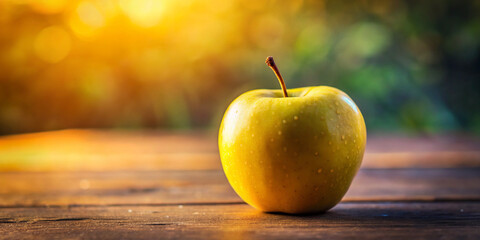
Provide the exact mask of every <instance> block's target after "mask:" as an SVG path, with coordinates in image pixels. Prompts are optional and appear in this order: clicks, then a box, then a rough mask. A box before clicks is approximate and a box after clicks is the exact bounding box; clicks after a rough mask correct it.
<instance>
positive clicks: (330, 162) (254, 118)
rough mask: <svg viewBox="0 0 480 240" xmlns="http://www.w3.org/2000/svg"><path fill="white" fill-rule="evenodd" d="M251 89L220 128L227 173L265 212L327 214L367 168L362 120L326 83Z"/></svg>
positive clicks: (344, 96)
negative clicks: (285, 93) (284, 88)
mask: <svg viewBox="0 0 480 240" xmlns="http://www.w3.org/2000/svg"><path fill="white" fill-rule="evenodd" d="M288 94H289V96H290V97H283V95H282V91H281V90H253V91H249V92H246V93H244V94H242V95H241V96H239V97H238V98H237V99H235V100H234V101H233V102H232V103H231V105H230V106H229V107H228V109H227V111H226V112H225V115H224V117H223V120H222V123H221V126H220V130H219V137H218V143H219V150H220V157H221V161H222V166H223V170H224V172H225V175H226V176H227V178H228V181H229V182H230V185H231V186H232V187H233V189H234V190H235V192H236V193H237V194H238V195H239V196H240V197H241V198H242V199H243V200H244V201H245V202H247V203H248V204H250V205H251V206H253V207H255V208H257V209H259V210H261V211H265V212H283V213H291V214H299V213H315V212H323V211H326V210H328V209H330V208H332V207H333V206H335V205H336V204H337V203H338V202H339V201H340V200H341V199H342V197H343V196H344V195H345V193H346V192H347V190H348V188H349V187H350V184H351V182H352V180H353V178H354V177H355V174H356V173H357V171H358V169H359V168H360V165H361V163H362V159H363V154H364V151H365V144H366V128H365V122H364V120H363V116H362V114H361V112H360V110H359V109H358V107H357V106H356V105H355V103H354V102H353V101H352V99H351V98H350V97H349V96H348V95H347V94H345V93H344V92H342V91H340V90H338V89H336V88H332V87H326V86H320V87H305V88H298V89H291V90H288Z"/></svg>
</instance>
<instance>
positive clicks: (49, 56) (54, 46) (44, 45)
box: [34, 26, 71, 63]
mask: <svg viewBox="0 0 480 240" xmlns="http://www.w3.org/2000/svg"><path fill="white" fill-rule="evenodd" d="M70 47H71V39H70V36H69V34H68V33H67V32H66V31H65V30H64V29H63V28H61V27H57V26H51V27H47V28H45V29H43V30H42V31H41V32H40V33H39V34H38V35H37V37H36V38H35V42H34V50H35V53H36V55H37V56H38V57H39V58H40V59H42V60H44V61H46V62H49V63H57V62H59V61H61V60H62V59H64V58H65V57H66V56H67V55H68V53H69V51H70Z"/></svg>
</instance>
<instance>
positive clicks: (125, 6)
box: [119, 0, 164, 28]
mask: <svg viewBox="0 0 480 240" xmlns="http://www.w3.org/2000/svg"><path fill="white" fill-rule="evenodd" d="M119 4H120V8H121V9H122V10H123V12H124V13H125V14H126V15H127V16H128V17H129V18H130V20H131V21H132V22H133V23H135V24H137V25H139V26H141V27H145V28H148V27H153V26H155V25H156V24H157V23H158V22H159V21H160V18H161V17H162V13H163V10H164V5H163V1H157V0H120V2H119Z"/></svg>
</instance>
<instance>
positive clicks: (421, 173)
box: [0, 168, 480, 206]
mask: <svg viewBox="0 0 480 240" xmlns="http://www.w3.org/2000/svg"><path fill="white" fill-rule="evenodd" d="M0 183H2V184H1V187H0V206H50V205H60V206H67V205H72V204H93V205H108V204H166V203H168V204H175V203H238V202H241V199H240V198H238V197H237V195H236V194H235V193H234V191H233V190H232V189H231V187H230V186H229V184H228V182H227V180H226V178H225V176H224V174H223V172H222V171H221V170H203V171H148V172H145V171H129V172H64V173H62V172H49V173H35V172H33V173H32V172H10V173H0ZM478 183H480V168H474V169H362V170H360V172H359V174H358V175H357V177H356V178H355V180H354V182H353V184H352V186H351V188H350V190H349V191H348V193H347V195H346V196H345V198H344V201H434V200H462V199H463V200H480V184H478Z"/></svg>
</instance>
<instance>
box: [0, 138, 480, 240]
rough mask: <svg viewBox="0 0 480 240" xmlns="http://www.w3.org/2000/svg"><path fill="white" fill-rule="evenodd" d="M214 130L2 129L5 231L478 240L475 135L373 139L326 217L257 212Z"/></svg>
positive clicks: (40, 235)
mask: <svg viewBox="0 0 480 240" xmlns="http://www.w3.org/2000/svg"><path fill="white" fill-rule="evenodd" d="M215 138H216V137H215V135H214V134H209V133H204V132H193V133H192V132H183V133H168V132H132V131H130V132H129V131H93V130H66V131H55V132H44V133H35V134H23V135H14V136H4V137H0V239H121V238H134V239H151V238H161V239H185V238H192V239H270V238H275V239H297V238H298V239H311V238H328V239H331V238H334V239H336V238H338V239H357V238H367V239H419V238H420V239H480V140H479V138H476V137H471V136H465V135H463V136H460V135H444V136H435V137H432V136H423V137H418V136H417V137H408V136H381V135H377V136H372V137H369V139H368V143H367V152H366V154H365V158H364V162H363V165H362V168H361V170H360V171H359V173H358V174H357V176H356V178H355V180H354V182H353V184H352V186H351V188H350V190H349V191H348V193H347V195H346V196H345V197H344V199H343V200H342V202H341V203H340V204H338V205H337V206H336V207H335V208H333V209H332V210H330V211H328V212H327V213H325V214H319V215H308V216H293V215H282V214H267V213H262V212H258V211H256V210H255V209H253V208H252V207H250V206H248V205H246V204H245V203H243V202H242V201H241V199H240V198H239V197H238V196H237V195H236V194H235V192H234V191H233V190H232V189H231V187H230V186H229V184H228V182H227V180H226V178H225V176H224V174H223V171H222V169H221V164H220V159H219V156H218V152H217V151H218V150H217V146H216V139H215Z"/></svg>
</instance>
